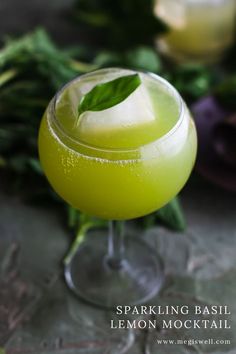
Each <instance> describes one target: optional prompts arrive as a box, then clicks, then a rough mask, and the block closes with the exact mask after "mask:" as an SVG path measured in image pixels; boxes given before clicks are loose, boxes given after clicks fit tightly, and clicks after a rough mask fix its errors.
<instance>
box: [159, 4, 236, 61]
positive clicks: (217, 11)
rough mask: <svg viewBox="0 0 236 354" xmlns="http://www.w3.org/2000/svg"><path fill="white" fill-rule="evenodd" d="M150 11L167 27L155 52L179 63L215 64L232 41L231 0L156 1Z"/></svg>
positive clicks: (234, 16)
mask: <svg viewBox="0 0 236 354" xmlns="http://www.w3.org/2000/svg"><path fill="white" fill-rule="evenodd" d="M154 12H155V14H156V15H157V16H158V17H160V18H161V19H163V21H164V22H165V23H166V24H167V25H168V27H169V30H168V31H167V33H166V34H164V35H163V36H161V37H160V38H159V39H158V40H157V45H158V48H159V50H160V51H161V52H163V54H165V55H167V56H169V57H171V58H173V59H175V60H177V61H180V62H186V61H192V62H202V63H208V62H217V61H219V60H220V59H221V58H222V56H223V54H224V53H225V51H226V50H227V49H228V48H229V47H230V45H231V44H232V43H233V40H234V38H235V21H236V2H235V0H178V1H176V0H156V5H155V8H154Z"/></svg>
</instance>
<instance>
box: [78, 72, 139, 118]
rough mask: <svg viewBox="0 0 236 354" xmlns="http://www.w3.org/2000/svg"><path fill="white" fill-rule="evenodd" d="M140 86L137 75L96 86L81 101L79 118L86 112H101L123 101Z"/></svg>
mask: <svg viewBox="0 0 236 354" xmlns="http://www.w3.org/2000/svg"><path fill="white" fill-rule="evenodd" d="M140 84H141V79H140V77H139V75H138V74H132V75H127V76H122V77H119V78H118V79H115V80H112V81H109V82H106V83H103V84H98V85H96V86H95V87H94V88H93V89H92V90H91V91H89V92H88V93H87V94H86V95H85V96H84V97H83V98H82V100H81V102H80V104H79V107H78V113H79V116H80V115H81V114H82V113H84V112H86V111H103V110H104V109H107V108H110V107H113V106H115V105H117V104H118V103H120V102H122V101H124V100H125V99H126V98H127V97H128V96H129V95H131V93H132V92H134V91H135V90H136V89H137V87H138V86H139V85H140Z"/></svg>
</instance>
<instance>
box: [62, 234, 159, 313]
mask: <svg viewBox="0 0 236 354" xmlns="http://www.w3.org/2000/svg"><path fill="white" fill-rule="evenodd" d="M65 278H66V282H67V284H68V286H69V287H70V289H71V290H73V291H74V293H75V294H77V295H78V296H79V297H80V298H82V299H84V300H86V301H87V302H90V303H92V304H93V305H97V306H100V307H103V308H104V307H105V308H114V307H116V306H117V305H138V304H141V303H143V302H145V301H147V300H149V299H151V298H152V297H153V296H154V295H156V294H157V293H158V292H159V290H160V289H161V287H162V284H163V280H164V272H163V264H162V261H161V259H160V258H159V257H158V255H157V253H156V252H154V251H153V249H152V248H151V247H150V246H149V245H147V244H146V243H145V242H144V241H142V240H140V239H138V238H135V237H127V236H126V237H125V241H124V258H123V260H122V261H121V262H120V263H119V264H117V263H116V262H112V261H111V260H109V259H108V257H107V238H106V237H105V236H102V235H101V236H99V235H96V236H95V235H94V236H93V237H88V239H87V240H86V241H85V242H84V243H83V244H82V245H81V246H80V247H79V249H78V251H77V253H76V254H75V255H74V257H73V258H72V260H71V261H70V263H69V264H68V265H67V266H66V267H65Z"/></svg>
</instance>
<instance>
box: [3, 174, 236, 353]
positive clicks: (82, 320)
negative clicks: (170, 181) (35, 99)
mask: <svg viewBox="0 0 236 354" xmlns="http://www.w3.org/2000/svg"><path fill="white" fill-rule="evenodd" d="M182 200H183V204H184V209H185V213H186V216H187V220H188V229H187V231H186V233H185V234H182V233H173V232H170V231H168V230H166V229H164V228H163V227H155V228H152V229H149V230H147V231H145V232H144V233H143V234H138V235H137V234H136V231H133V233H135V237H144V238H145V240H146V241H147V242H149V243H151V244H152V245H153V247H156V249H157V250H159V252H160V254H161V255H162V257H163V259H164V262H165V269H166V274H167V283H166V287H165V290H164V291H163V292H162V294H161V295H160V296H159V297H157V298H155V299H153V300H152V301H151V302H150V303H151V304H178V303H183V304H190V305H191V304H194V303H195V302H196V303H198V302H201V303H206V304H211V303H216V304H227V305H229V306H230V307H231V310H232V312H233V313H232V316H231V320H232V326H233V328H235V326H236V315H235V313H236V305H235V298H236V257H235V251H236V220H235V215H236V196H235V195H231V194H229V193H227V192H224V191H221V190H218V189H217V188H215V187H212V186H209V185H208V184H206V183H203V182H201V183H199V182H197V183H195V182H193V181H192V182H191V183H190V184H189V186H188V187H187V188H186V189H185V191H184V192H183V194H182ZM0 210H1V213H0V264H1V266H0V267H1V268H0V269H1V278H0V346H2V347H5V348H6V352H7V354H15V353H18V354H21V353H22V354H27V353H38V354H49V353H50V354H51V353H63V354H64V353H65V354H73V353H99V354H100V353H111V354H115V353H121V352H122V351H120V349H119V345H120V340H121V338H122V337H123V338H124V340H126V335H128V333H126V332H125V331H124V330H121V331H116V330H115V331H112V332H111V331H110V329H109V326H110V319H112V318H114V316H115V315H114V314H113V313H111V312H109V311H102V310H98V309H95V308H93V307H90V306H88V305H86V304H84V303H83V302H81V301H79V300H78V299H76V298H75V297H74V296H73V295H71V294H70V292H69V291H68V289H67V288H66V286H65V284H64V280H63V276H62V265H61V259H62V257H63V255H64V253H65V252H66V250H67V247H68V245H69V243H70V241H71V240H70V237H71V235H70V233H69V232H68V231H66V229H65V228H64V226H63V223H62V221H61V220H62V218H61V215H60V214H59V213H58V212H57V210H52V209H51V208H45V207H36V206H32V205H31V206H30V205H26V204H25V203H23V202H22V201H20V200H19V198H18V197H14V196H11V197H9V196H7V195H6V194H4V193H3V192H2V193H1V197H0ZM131 233H132V230H131ZM81 271H86V270H81ZM211 333H212V332H211ZM211 333H209V332H208V331H206V330H204V331H203V332H201V333H200V334H199V336H200V338H202V337H204V338H208V337H212V335H211ZM176 335H177V337H176ZM186 335H187V336H188V337H189V336H190V337H191V336H192V337H193V338H195V337H196V332H194V331H192V333H190V332H188V333H187V334H186V333H184V332H179V333H178V334H176V331H173V333H172V332H171V331H169V332H168V334H166V333H162V332H158V331H154V332H153V331H149V332H148V333H147V332H145V331H140V330H137V331H136V332H135V333H134V337H135V338H134V343H133V344H132V345H131V347H130V348H129V349H128V348H127V350H126V349H125V351H124V352H127V353H128V354H142V353H146V354H148V353H151V354H152V353H153V354H159V353H160V354H164V353H165V352H166V353H169V354H172V353H173V354H174V353H175V354H176V353H188V351H186V350H188V348H187V349H186V348H184V347H181V346H178V347H176V348H175V347H174V346H173V348H171V347H169V346H162V347H161V348H160V346H159V347H158V346H157V345H156V339H157V338H178V336H180V337H181V338H182V337H183V336H186ZM215 335H217V336H218V337H220V338H230V339H232V345H231V346H229V347H227V348H226V347H224V348H219V349H217V347H214V348H213V347H212V348H209V346H208V347H205V348H196V353H197V352H200V353H208V352H209V353H210V352H212V353H217V354H218V353H223V352H224V351H225V350H226V349H228V350H231V349H232V347H234V348H236V342H235V338H234V337H235V330H233V331H227V332H224V331H220V332H217V333H216V332H215ZM131 336H132V334H131ZM130 343H132V338H131V337H130ZM235 351H236V349H233V351H232V352H231V353H232V354H233V353H235ZM193 352H194V351H193Z"/></svg>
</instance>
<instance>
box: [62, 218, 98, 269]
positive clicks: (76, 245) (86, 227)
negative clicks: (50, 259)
mask: <svg viewBox="0 0 236 354" xmlns="http://www.w3.org/2000/svg"><path fill="white" fill-rule="evenodd" d="M92 226H93V222H87V223H85V224H82V225H81V226H80V227H79V229H78V231H77V234H76V236H75V239H74V241H73V243H72V245H71V247H70V249H69V252H68V253H67V255H66V256H65V258H64V260H63V262H64V265H67V264H68V263H70V261H71V259H72V257H73V256H74V254H75V253H76V252H77V250H78V248H79V246H80V245H81V243H82V242H83V241H84V239H85V236H86V233H87V231H88V230H89V229H90V228H91V227H92Z"/></svg>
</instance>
